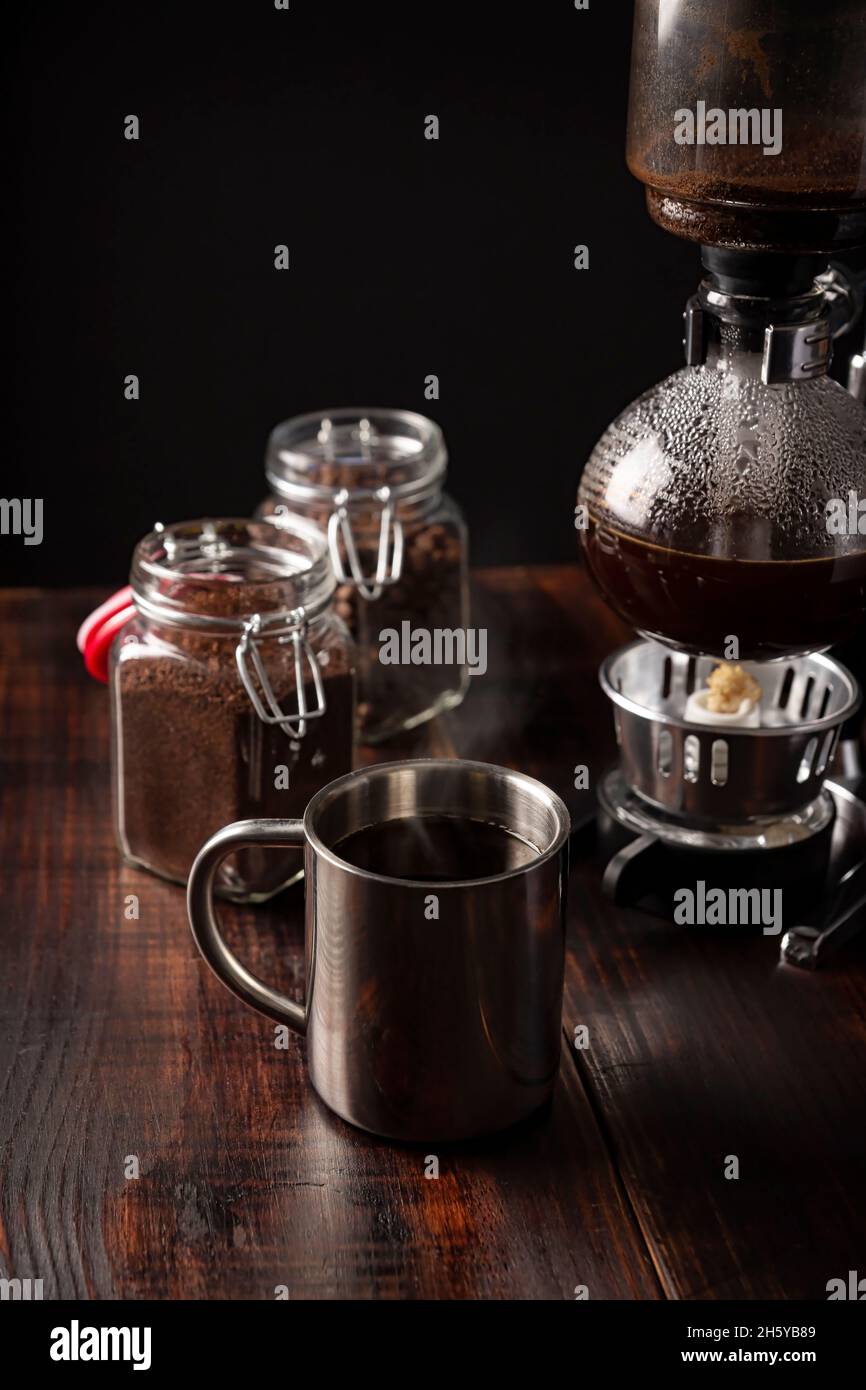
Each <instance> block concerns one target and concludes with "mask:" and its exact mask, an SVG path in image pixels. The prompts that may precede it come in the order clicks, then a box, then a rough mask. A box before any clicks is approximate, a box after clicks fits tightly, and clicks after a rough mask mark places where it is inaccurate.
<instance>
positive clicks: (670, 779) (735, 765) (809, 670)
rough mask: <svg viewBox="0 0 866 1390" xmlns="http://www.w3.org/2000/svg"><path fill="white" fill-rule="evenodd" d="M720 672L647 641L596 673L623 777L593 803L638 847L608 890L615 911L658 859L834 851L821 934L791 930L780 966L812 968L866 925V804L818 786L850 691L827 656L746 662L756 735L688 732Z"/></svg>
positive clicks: (702, 729) (852, 704)
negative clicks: (821, 843)
mask: <svg viewBox="0 0 866 1390" xmlns="http://www.w3.org/2000/svg"><path fill="white" fill-rule="evenodd" d="M715 664H716V663H715V662H714V661H713V660H712V659H711V658H709V657H693V656H688V655H686V654H685V653H682V652H677V651H673V650H671V651H669V650H668V649H667V648H665V647H662V646H660V645H659V644H658V643H656V642H652V641H646V640H641V641H638V642H633V643H631V644H630V645H629V646H627V647H624V648H622V649H621V650H620V651H618V652H614V653H613V654H612V655H611V656H610V657H608V659H607V660H606V661H605V662H604V663H603V665H602V668H601V671H600V680H601V684H602V688H603V689H604V691H605V693H606V694H607V695H608V697H609V698H610V700H611V701H612V703H613V706H614V719H615V725H616V734H617V743H618V745H619V749H620V766H619V767H617V768H614V769H612V770H611V771H610V772H609V773H608V774H607V775H606V776H605V777H604V779H603V781H602V783H601V785H600V787H599V792H598V799H599V804H600V807H601V810H602V812H603V813H604V814H605V815H606V816H607V817H608V818H609V820H610V822H611V823H612V824H614V825H618V826H620V827H622V828H623V829H624V830H626V831H628V832H629V833H630V834H633V835H634V836H635V837H636V838H635V839H633V840H631V841H629V842H628V843H627V844H625V845H624V846H623V847H622V848H621V849H619V850H617V852H616V853H615V854H614V855H613V856H612V858H611V859H610V860H609V862H608V864H607V866H606V869H605V872H604V879H603V888H604V891H605V893H606V894H607V895H608V896H609V897H610V898H612V899H613V900H615V901H617V902H622V901H624V900H625V898H626V897H627V896H628V895H629V890H630V887H631V885H632V884H633V883H634V882H635V880H636V879H638V878H640V877H645V875H644V874H643V873H642V870H644V869H649V865H650V861H651V859H652V856H653V855H654V854H655V853H656V852H657V851H658V850H659V848H660V847H666V848H667V849H668V850H679V851H686V852H705V853H709V854H710V855H718V854H719V853H721V854H722V856H723V858H724V859H726V860H727V859H728V857H729V855H731V854H732V853H738V854H745V855H746V856H747V859H749V860H751V862H752V864H753V866H754V865H755V864H757V863H758V862H760V861H761V860H763V859H764V857H765V856H768V857H778V856H779V854H781V855H782V856H784V854H785V851H786V850H787V849H788V848H790V847H792V846H798V845H801V846H802V847H803V849H804V850H805V849H806V848H807V844H808V848H809V850H810V852H811V850H812V846H813V845H814V844H817V840H816V837H821V838H822V839H826V838H829V849H828V857H827V864H826V873H825V874H824V878H823V881H824V883H825V885H826V891H825V893H824V894H823V898H822V902H821V906H820V919H821V923H820V926H815V925H810V926H805V925H804V926H795V927H792V928H790V929H789V930H788V931H786V932H785V934H784V936H783V938H782V945H781V954H782V959H783V960H784V961H786V962H788V963H790V964H792V965H798V966H804V967H808V968H815V967H816V966H817V965H818V964H819V963H820V962H821V960H823V959H824V957H825V956H826V955H827V954H828V953H829V952H830V951H831V950H832V949H835V948H836V947H838V946H840V945H842V943H843V942H844V941H847V940H849V939H850V937H852V936H854V935H855V934H856V933H857V931H859V930H860V929H861V928H862V927H863V926H864V925H866V914H864V909H866V893H864V892H863V891H862V889H863V884H864V880H866V873H864V869H866V803H864V801H863V800H862V799H861V798H860V796H858V795H857V794H856V793H855V791H854V790H853V789H852V788H851V787H848V786H845V785H844V784H843V783H842V782H838V781H837V782H828V781H827V770H828V767H829V765H830V763H831V760H832V758H833V755H834V753H835V751H836V746H837V742H838V738H839V733H840V730H841V728H842V725H843V724H844V722H845V720H846V719H848V718H849V717H850V715H851V714H852V713H853V712H854V710H856V708H857V706H858V704H859V700H860V692H859V688H858V686H857V682H856V681H855V680H854V678H853V676H852V675H851V674H850V672H849V671H847V670H846V668H845V667H844V666H842V665H841V664H840V663H839V662H836V661H834V660H833V659H832V658H830V657H827V656H820V655H813V656H804V657H796V658H792V659H790V660H789V661H781V662H773V663H772V664H765V663H762V664H760V665H758V664H757V663H748V662H743V663H742V664H743V666H744V667H745V668H746V669H747V670H749V671H750V672H751V674H753V675H755V677H756V678H757V679H759V681H760V683H761V685H762V688H763V690H764V699H763V702H762V709H763V716H762V719H763V722H762V727H761V728H759V729H748V728H742V727H731V726H728V727H722V726H719V727H716V726H707V725H696V724H692V723H690V722H687V721H685V720H684V719H683V718H682V711H683V709H684V707H685V701H686V699H687V697H688V695H689V694H691V692H692V691H693V690H694V689H696V688H699V687H700V685H702V684H703V682H704V680H705V679H706V677H707V675H708V674H709V671H710V669H711V668H712V666H714V665H715ZM774 852H775V854H774ZM857 890H860V891H859V892H858V891H857ZM852 891H853V892H854V894H855V896H854V897H853V899H852Z"/></svg>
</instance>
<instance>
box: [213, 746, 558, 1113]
mask: <svg viewBox="0 0 866 1390" xmlns="http://www.w3.org/2000/svg"><path fill="white" fill-rule="evenodd" d="M419 816H439V817H441V816H448V817H455V816H456V817H461V818H465V819H467V820H472V821H476V822H482V823H483V824H486V825H488V826H498V827H500V828H502V829H504V830H508V831H509V832H511V833H512V834H513V835H516V836H518V837H519V838H520V839H522V840H523V841H525V842H527V843H528V845H529V846H531V847H532V849H531V850H529V851H528V853H529V854H530V856H531V857H530V858H529V861H528V862H526V863H523V864H521V865H519V866H517V867H514V868H507V869H506V870H505V871H504V872H501V873H497V874H496V875H494V876H493V877H488V878H471V877H466V878H459V879H457V878H455V879H450V880H448V881H444V882H443V881H439V880H436V881H435V882H434V881H428V880H427V879H421V878H419V879H416V880H412V879H404V878H392V877H387V876H386V875H384V874H380V873H376V872H374V871H372V870H368V869H362V868H358V867H355V866H354V865H352V864H350V863H348V862H346V861H345V860H344V859H341V857H340V852H339V845H340V842H341V841H343V840H344V839H345V838H346V836H348V835H351V834H352V833H353V832H356V831H359V830H362V829H364V828H366V827H371V826H378V825H381V824H382V823H384V822H388V821H393V820H400V819H404V818H408V817H419ZM568 834H569V815H568V810H567V809H566V807H565V805H564V803H563V802H562V801H561V800H560V798H559V797H558V796H556V795H555V794H554V793H553V792H552V791H550V790H549V789H548V788H547V787H545V786H544V785H543V784H542V783H541V782H537V781H535V779H534V778H532V777H525V776H523V775H522V774H521V773H518V772H511V771H508V770H507V769H506V768H501V767H493V766H491V765H490V764H488V763H474V762H462V761H459V760H453V761H452V760H448V759H436V760H426V759H424V760H417V761H407V762H397V763H381V764H379V765H378V766H374V767H370V768H365V769H362V770H359V771H357V772H352V773H349V774H348V776H345V777H340V778H338V779H337V780H336V781H334V782H331V783H330V784H329V785H328V786H326V787H323V788H322V790H321V791H320V792H318V793H317V794H316V795H315V796H314V797H313V799H312V800H311V801H310V803H309V805H308V806H307V810H306V813H305V815H304V819H303V821H300V820H286V821H280V820H247V821H237V822H236V823H235V824H233V825H227V826H226V827H225V828H224V829H223V830H220V831H218V832H217V834H216V835H214V836H212V837H211V839H210V840H208V841H207V843H206V844H205V845H204V846H203V847H202V849H201V850H200V852H199V854H198V857H197V858H196V861H195V863H194V864H193V867H192V872H191V874H190V878H189V889H188V899H187V900H188V907H189V919H190V924H191V926H192V932H193V936H194V937H195V940H196V944H197V945H198V948H199V950H200V951H201V953H202V955H203V956H204V958H205V960H206V961H207V962H208V964H209V965H210V967H211V969H212V970H213V971H214V972H215V974H216V975H217V976H218V977H219V979H220V980H222V982H223V984H225V985H227V986H228V988H229V989H230V990H232V991H233V993H234V994H236V995H237V996H238V998H240V999H242V1000H243V1001H244V1002H245V1003H247V1004H251V1005H252V1006H253V1008H256V1009H259V1010H260V1011H261V1012H262V1013H264V1014H267V1015H269V1016H270V1017H271V1018H275V1019H278V1020H279V1021H280V1022H281V1023H286V1024H288V1025H289V1027H291V1028H294V1029H295V1030H296V1031H297V1032H299V1033H304V1034H306V1038H307V1061H308V1065H309V1069H310V1078H311V1080H312V1082H313V1085H314V1086H315V1088H316V1090H317V1091H318V1093H319V1095H320V1096H321V1097H322V1099H323V1100H324V1101H325V1102H326V1104H327V1105H329V1106H330V1107H331V1109H332V1110H335V1111H336V1112H337V1114H338V1115H341V1116H342V1117H343V1119H344V1120H348V1121H350V1123H352V1124H354V1125H359V1126H360V1127H361V1128H362V1129H367V1130H370V1131H372V1132H373V1133H374V1134H381V1135H385V1136H387V1137H388V1138H392V1139H400V1140H431V1139H439V1140H447V1139H461V1138H466V1137H468V1136H470V1135H474V1134H481V1133H484V1132H487V1131H491V1130H496V1129H503V1128H504V1127H505V1126H507V1125H510V1124H513V1123H514V1122H515V1121H517V1120H519V1119H521V1118H522V1117H523V1116H525V1115H528V1114H529V1113H530V1112H531V1111H532V1110H534V1109H535V1108H536V1107H537V1106H538V1105H540V1104H541V1103H542V1102H543V1101H544V1100H545V1099H546V1098H547V1096H548V1095H549V1094H550V1092H551V1090H552V1088H553V1083H554V1081H555V1079H556V1073H557V1068H558V1065H559V1050H560V1027H561V1018H562V976H563V959H564V937H565V915H564V909H565V884H566V877H567V867H568V864H567V859H568ZM294 843H296V844H298V845H301V844H303V845H304V855H305V885H306V998H305V1001H304V1003H303V1004H298V1003H295V1002H294V1001H293V1000H291V999H288V998H287V997H286V996H285V995H283V994H280V993H278V992H277V991H276V990H274V989H272V988H271V987H270V986H269V985H266V984H264V983H263V981H261V980H259V979H257V978H256V977H255V976H254V975H252V974H251V973H250V972H249V971H248V970H247V969H246V968H245V967H244V966H243V965H242V964H241V963H240V961H238V960H237V958H236V957H235V956H234V955H233V954H232V952H231V951H230V950H229V949H228V947H227V946H226V944H225V942H224V940H223V938H222V935H221V934H220V929H219V925H218V923H217V920H216V917H215V915H214V901H213V887H214V878H215V875H216V873H217V870H218V869H219V866H220V864H221V863H222V861H223V859H225V857H226V855H228V854H233V853H235V852H236V851H237V850H239V849H244V848H247V847H249V846H250V845H272V846H281V847H285V845H286V844H294ZM524 848H525V847H524ZM430 868H431V871H432V872H435V870H436V865H435V864H431V865H430ZM470 873H471V870H470ZM431 895H432V898H433V899H434V900H435V903H436V913H435V915H433V908H432V903H431Z"/></svg>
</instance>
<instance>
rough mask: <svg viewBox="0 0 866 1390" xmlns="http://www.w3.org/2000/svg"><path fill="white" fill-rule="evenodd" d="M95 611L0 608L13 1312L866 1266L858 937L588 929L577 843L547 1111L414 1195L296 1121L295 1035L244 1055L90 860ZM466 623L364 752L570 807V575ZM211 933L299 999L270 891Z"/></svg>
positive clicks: (754, 1279)
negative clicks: (88, 658) (21, 1297)
mask: <svg viewBox="0 0 866 1390" xmlns="http://www.w3.org/2000/svg"><path fill="white" fill-rule="evenodd" d="M101 597H103V595H102V594H97V593H95V592H92V591H90V592H84V591H76V592H65V593H52V592H41V593H36V592H33V591H18V592H15V591H11V592H6V593H5V594H4V595H3V596H2V602H0V633H2V638H0V650H2V653H3V663H2V672H0V683H2V684H0V708H2V735H3V763H2V787H3V816H2V824H0V846H2V853H0V866H2V892H0V923H2V937H0V1161H2V1178H0V1275H2V1276H6V1277H15V1276H17V1277H19V1278H21V1279H24V1278H28V1277H29V1278H33V1279H36V1278H41V1279H43V1280H44V1295H45V1297H46V1298H57V1297H71V1298H111V1297H120V1298H159V1299H163V1298H195V1299H206V1298H221V1297H222V1298H227V1297H228V1298H246V1299H272V1298H273V1297H274V1296H275V1295H274V1290H275V1288H277V1286H280V1285H284V1286H286V1288H287V1289H288V1291H289V1294H290V1295H291V1296H292V1297H294V1298H298V1297H310V1298H527V1299H538V1298H550V1299H571V1298H574V1296H575V1289H576V1287H577V1286H581V1285H582V1286H586V1288H587V1290H588V1292H589V1296H590V1297H591V1298H593V1299H603V1298H614V1299H665V1298H728V1297H735V1296H744V1297H747V1298H755V1297H762V1296H765V1297H774V1298H776V1297H778V1298H796V1297H812V1298H825V1297H826V1293H825V1286H826V1283H827V1281H828V1280H829V1279H831V1278H834V1277H846V1276H847V1271H848V1270H850V1269H859V1270H860V1271H861V1273H866V1266H864V1263H863V1262H864V1259H866V1203H864V1197H863V1181H864V1172H866V1169H864V1157H866V1152H864V1151H866V1125H864V1123H863V1120H864V1111H866V1107H864V1093H866V1019H864V1013H866V1011H864V1000H866V989H864V980H866V974H864V956H863V952H862V950H861V949H859V948H857V947H853V948H852V949H850V950H849V951H848V952H847V953H846V954H845V955H844V956H843V957H840V958H839V962H838V964H834V965H833V966H832V968H828V969H827V970H826V971H822V972H820V973H818V974H816V975H810V974H806V973H800V972H796V971H792V970H790V969H787V970H783V969H780V968H779V967H778V966H777V954H778V942H777V941H776V940H774V939H773V938H764V937H761V936H757V937H754V938H749V939H748V940H744V939H743V938H742V937H739V938H738V939H737V940H736V941H734V940H733V939H732V938H730V937H727V938H726V937H725V936H724V935H719V936H713V935H706V934H704V935H701V934H697V933H695V932H691V931H690V930H689V929H688V928H676V927H674V926H672V925H670V924H666V923H664V922H663V921H661V920H659V919H657V918H653V917H650V916H648V915H645V914H642V913H639V912H634V911H627V910H622V909H619V908H613V907H612V906H611V905H610V904H609V903H608V902H607V901H606V900H605V899H603V898H602V896H601V894H600V890H599V873H598V868H597V866H596V864H595V863H594V861H593V858H592V856H591V855H590V854H583V853H579V854H578V855H577V862H576V863H575V867H574V871H573V874H572V882H571V895H570V909H569V914H570V925H569V954H568V966H567V983H566V998H565V1007H564V1014H563V1030H562V1038H563V1041H562V1066H561V1074H560V1079H559V1083H558V1087H557V1092H556V1095H555V1098H554V1101H553V1103H552V1106H551V1107H550V1108H549V1109H548V1110H546V1111H544V1112H542V1113H540V1114H538V1115H537V1116H535V1117H534V1118H533V1119H532V1120H530V1121H529V1122H527V1123H526V1124H524V1125H523V1126H521V1127H520V1128H518V1129H516V1130H513V1131H511V1132H510V1133H508V1134H506V1135H504V1136H500V1137H498V1138H495V1139H489V1140H484V1141H481V1142H476V1143H472V1144H462V1145H458V1146H453V1147H450V1148H448V1147H445V1146H440V1147H439V1149H438V1150H435V1151H436V1152H438V1156H439V1160H440V1176H439V1178H438V1179H428V1178H426V1177H425V1157H426V1154H427V1152H428V1151H429V1149H430V1146H428V1148H427V1149H424V1148H421V1149H416V1148H411V1147H400V1146H395V1145H393V1144H390V1143H386V1142H384V1141H382V1140H378V1139H375V1138H372V1137H370V1136H369V1135H367V1134H363V1133H360V1132H359V1131H357V1130H354V1129H352V1128H350V1127H349V1126H348V1125H346V1124H344V1123H342V1122H341V1121H340V1120H339V1119H337V1118H336V1117H335V1116H333V1115H332V1114H331V1113H330V1112H329V1111H328V1110H327V1109H326V1108H325V1107H324V1106H323V1105H322V1104H321V1103H320V1101H319V1100H318V1099H317V1097H316V1095H315V1094H314V1093H313V1091H312V1090H311V1088H310V1086H309V1085H308V1083H307V1080H306V1076H305V1069H304V1046H303V1043H302V1042H300V1041H298V1040H296V1039H294V1038H293V1039H292V1040H291V1043H290V1046H289V1049H288V1051H279V1050H277V1049H276V1048H275V1047H274V1045H273V1027H272V1024H270V1023H269V1021H268V1020H267V1019H265V1018H261V1017H259V1016H258V1015H257V1014H255V1013H253V1012H252V1011H251V1010H249V1009H247V1008H245V1007H244V1006H243V1005H242V1004H240V1003H239V1002H238V1001H236V1000H235V999H234V998H233V997H232V996H231V995H229V994H228V993H227V991H226V990H224V989H223V988H222V987H221V986H220V985H219V984H218V983H217V982H216V980H215V979H214V978H213V977H212V976H211V975H210V973H209V972H208V970H207V969H206V967H205V966H204V964H203V963H202V961H201V960H200V959H199V957H198V955H197V953H196V951H195V948H194V946H193V943H192V940H191V937H190V934H189V930H188V927H187V924H186V916H185V908H184V897H183V893H182V890H180V889H179V888H176V887H172V886H171V885H168V884H165V883H163V882H160V881H158V880H157V879H154V878H151V877H149V876H148V875H147V874H144V873H141V872H138V871H136V870H134V869H130V868H127V867H126V866H124V865H123V864H122V863H121V862H120V860H119V859H118V856H117V853H116V850H115V847H114V842H113V838H112V830H111V808H110V794H109V772H108V700H107V695H106V691H105V689H104V688H102V687H100V686H98V685H96V684H94V683H93V682H92V681H90V680H89V679H88V678H87V677H86V676H85V674H84V671H83V669H82V667H81V664H80V659H79V657H78V655H77V653H76V651H75V646H74V633H75V629H76V625H77V623H78V622H79V621H80V619H81V618H82V617H83V616H84V614H85V613H86V612H87V611H88V610H89V609H90V608H91V607H92V606H93V605H94V603H95V602H96V601H97V600H98V599H99V598H101ZM474 621H475V623H476V624H478V625H480V626H486V627H487V628H488V632H489V644H490V647H489V669H488V673H487V674H486V675H485V676H484V677H483V678H480V679H477V680H474V681H473V682H472V688H471V690H470V693H469V696H468V698H467V700H466V701H465V703H464V705H463V707H462V708H461V709H460V710H458V711H456V712H454V713H453V714H452V715H449V716H448V717H447V718H446V719H443V720H440V721H437V722H436V723H435V724H434V725H431V726H428V727H427V729H426V730H424V731H422V732H421V733H420V734H419V735H417V736H415V737H414V738H406V739H405V740H402V741H401V742H399V743H397V744H393V743H392V744H390V745H388V746H387V748H386V749H385V750H382V751H383V755H387V757H389V758H391V757H395V756H402V755H404V754H408V753H409V752H415V751H419V750H424V751H427V752H430V751H433V752H435V753H440V754H443V755H446V756H448V755H452V756H453V755H455V754H457V755H465V756H469V757H477V758H482V759H486V760H489V761H494V762H501V763H504V764H507V765H510V766H514V767H517V768H521V769H523V770H525V771H528V772H531V773H534V774H535V775H536V776H538V777H541V778H542V779H543V780H544V781H546V782H547V783H549V785H550V786H552V787H553V788H555V789H556V790H557V791H558V792H559V793H560V794H561V795H562V796H563V797H565V799H566V800H567V801H568V803H569V805H570V806H571V808H572V810H573V811H574V812H575V814H576V816H584V815H586V813H587V812H588V811H589V809H590V806H591V797H592V793H591V792H576V791H574V790H573V781H574V774H573V769H574V767H575V766H576V765H577V764H581V763H586V764H588V766H589V768H590V771H591V776H592V778H593V780H596V779H597V778H598V777H599V776H600V775H601V773H602V772H603V771H604V769H605V767H606V765H607V764H608V763H609V762H610V761H611V760H612V758H613V755H614V746H613V738H612V731H611V721H610V714H609V710H608V708H607V706H606V702H605V700H604V697H603V696H602V694H601V691H600V690H599V688H598V685H597V680H596V668H597V665H598V662H599V659H600V657H601V656H602V655H603V654H604V653H605V652H606V651H608V650H610V649H611V648H612V647H614V646H616V645H618V644H619V643H620V642H621V641H622V640H623V639H624V637H625V636H626V633H625V631H624V629H623V628H622V627H621V626H620V625H619V624H618V623H617V622H616V620H615V619H614V618H613V617H612V616H611V615H610V614H609V613H608V612H607V610H606V608H605V607H604V606H603V604H602V603H601V602H600V600H599V599H598V598H597V597H596V596H595V594H594V592H593V591H592V590H591V588H590V586H589V584H588V583H587V581H586V578H585V576H584V575H583V574H582V573H581V572H580V571H579V570H578V569H577V568H576V567H575V568H565V567H563V568H539V569H510V570H500V571H490V572H486V573H483V574H481V575H479V576H478V577H477V581H476V585H475V613H474ZM131 893H135V894H137V895H138V898H139V900H140V917H139V919H138V920H132V921H130V920H126V919H125V917H124V900H125V898H126V896H127V895H128V894H131ZM226 917H227V920H229V922H230V928H231V939H232V941H233V942H234V943H235V944H236V946H237V948H238V949H239V950H240V951H242V953H243V954H244V957H245V959H246V960H247V962H248V963H249V964H250V966H251V968H252V969H254V970H255V971H256V972H257V973H260V974H262V975H264V976H265V978H268V979H273V980H275V981H276V982H278V983H279V984H281V985H282V986H283V987H287V988H290V989H291V988H292V987H295V988H297V989H300V986H301V970H302V939H301V893H300V891H298V890H297V889H293V890H290V891H289V893H288V894H286V895H284V897H283V899H282V900H281V901H280V902H279V903H278V904H273V905H270V906H269V907H267V908H259V909H250V910H240V909H235V910H233V911H232V912H231V913H230V914H229V913H228V910H227V912H226ZM580 1024H586V1025H587V1026H588V1029H589V1040H590V1045H589V1047H588V1048H587V1049H585V1050H575V1049H574V1047H573V1046H572V1045H571V1040H572V1039H573V1036H574V1029H575V1027H576V1026H577V1025H580ZM728 1155H737V1156H738V1158H739V1162H740V1177H739V1179H738V1180H735V1181H732V1180H728V1179H726V1177H725V1164H726V1159H727V1156H728ZM130 1156H135V1157H136V1158H137V1159H138V1163H139V1172H140V1176H139V1177H138V1178H134V1177H133V1178H128V1177H127V1176H126V1172H127V1171H132V1168H131V1165H130V1163H129V1159H130Z"/></svg>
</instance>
